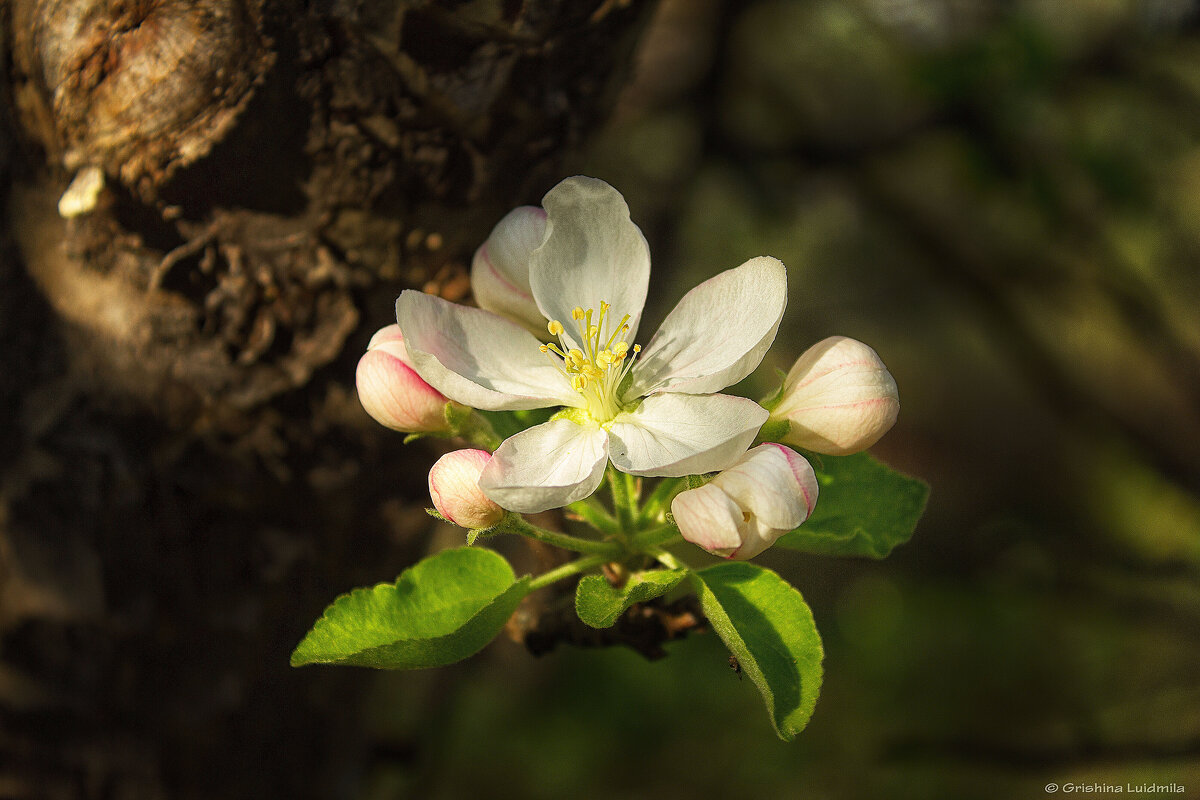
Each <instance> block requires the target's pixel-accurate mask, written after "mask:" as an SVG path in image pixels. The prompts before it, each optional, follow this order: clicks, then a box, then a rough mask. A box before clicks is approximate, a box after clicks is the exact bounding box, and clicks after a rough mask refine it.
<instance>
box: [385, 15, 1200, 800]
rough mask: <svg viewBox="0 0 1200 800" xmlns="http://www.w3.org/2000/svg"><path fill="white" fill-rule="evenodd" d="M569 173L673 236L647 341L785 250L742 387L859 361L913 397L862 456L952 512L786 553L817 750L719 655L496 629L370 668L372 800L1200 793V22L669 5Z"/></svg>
mask: <svg viewBox="0 0 1200 800" xmlns="http://www.w3.org/2000/svg"><path fill="white" fill-rule="evenodd" d="M569 171H576V172H583V173H586V174H591V175H596V176H598V177H602V178H604V179H606V180H608V181H609V182H610V183H612V184H613V185H614V186H616V187H617V188H618V189H619V190H621V191H622V192H623V193H624V195H625V197H626V199H627V200H628V201H629V204H630V206H631V209H632V212H633V218H634V220H635V221H636V222H638V223H639V224H640V225H641V226H642V227H643V229H644V230H645V232H646V233H647V236H648V237H649V239H650V243H651V252H652V258H653V264H654V273H653V278H652V286H651V301H650V303H651V306H650V308H649V309H648V313H647V323H646V324H645V326H644V329H645V330H653V328H654V327H655V326H656V324H657V321H658V320H659V319H661V318H662V316H663V315H664V314H665V313H666V311H667V310H669V309H670V307H671V306H672V305H673V304H674V303H675V302H676V301H677V300H678V299H679V297H680V296H682V294H683V293H684V291H686V289H687V288H689V287H690V286H692V285H694V284H695V283H696V282H698V281H700V280H702V279H704V278H706V277H708V276H711V275H713V274H715V273H716V272H718V271H720V270H723V269H727V268H729V267H733V266H736V265H738V264H740V263H742V262H743V261H745V260H746V259H748V258H750V257H753V256H757V255H773V256H776V257H778V258H780V259H782V260H783V261H784V263H785V264H786V265H787V266H788V270H789V279H790V294H789V308H788V312H787V316H786V317H785V320H784V324H783V326H782V327H781V329H780V333H779V337H778V339H777V341H776V345H775V348H774V349H773V351H772V353H771V355H769V356H768V360H767V362H766V363H765V364H764V367H763V368H762V369H760V371H759V372H758V373H757V375H756V376H755V377H754V378H751V379H750V380H749V381H748V383H747V385H746V386H745V387H743V388H745V389H746V391H747V392H748V393H750V396H760V395H761V394H762V393H764V391H765V390H766V389H767V388H768V386H767V384H768V382H769V381H770V379H771V375H772V374H773V369H774V368H776V367H778V368H784V369H786V368H787V366H789V364H790V362H791V361H792V360H793V359H794V358H795V357H796V356H798V355H799V354H800V353H801V352H802V351H803V350H804V349H805V348H806V347H807V346H808V345H810V344H812V343H814V342H816V341H817V340H819V339H821V338H823V337H825V336H828V335H831V334H835V333H837V334H845V335H849V336H853V337H855V338H858V339H861V340H863V341H866V342H868V343H869V344H871V345H872V346H873V347H875V349H876V350H878V352H879V353H880V355H881V356H882V357H883V359H884V361H885V362H886V363H887V364H888V365H889V367H890V368H891V370H892V372H893V374H894V375H895V377H896V380H897V382H898V384H899V386H900V397H901V403H902V411H901V414H900V421H899V423H898V424H897V426H896V427H895V429H894V430H893V431H892V432H891V433H890V434H889V435H888V436H887V437H885V439H884V440H883V441H882V442H881V443H880V444H879V445H877V446H876V447H875V448H874V451H873V452H874V453H875V454H876V455H877V456H878V457H880V458H881V459H883V460H885V461H887V462H888V463H890V464H892V465H893V466H895V467H897V468H899V469H901V470H904V471H906V472H909V473H912V474H916V475H919V476H921V477H923V478H925V479H926V480H928V481H929V482H930V483H931V484H932V486H933V494H932V497H931V501H930V505H929V509H928V512H927V514H926V517H925V519H924V520H923V522H922V524H921V525H920V527H919V528H918V530H917V533H916V535H915V537H914V538H913V540H912V541H911V542H910V543H909V544H908V545H906V546H904V547H902V548H901V549H900V550H898V551H897V552H896V553H895V554H893V556H892V557H891V558H889V559H887V560H885V561H881V562H859V561H849V560H838V559H824V558H817V557H809V556H802V555H799V554H796V553H789V552H770V553H768V554H766V555H765V556H764V557H763V558H762V559H761V561H762V562H763V563H765V564H766V565H768V566H770V567H772V568H775V569H777V570H779V571H780V572H781V573H782V574H784V576H785V577H787V578H788V579H789V580H791V581H792V582H793V583H794V585H796V586H797V587H798V588H799V589H800V590H801V591H802V592H803V593H804V595H805V597H806V598H807V599H808V600H809V602H810V603H811V605H812V607H813V610H814V613H815V615H816V619H817V624H818V626H819V628H820V630H821V632H822V634H823V636H824V639H825V644H826V660H825V668H826V683H825V688H824V690H823V692H822V696H821V699H820V701H819V703H818V705H817V710H816V715H815V717H814V719H813V721H812V723H811V725H810V726H809V728H808V729H807V730H806V731H805V732H804V733H803V734H801V736H800V737H799V738H798V739H797V741H796V742H794V743H791V744H785V743H782V742H780V741H778V740H777V739H776V738H775V737H774V735H773V734H772V732H771V729H770V725H769V723H768V721H767V717H766V713H765V711H764V709H763V707H762V703H761V700H760V698H759V697H758V695H757V692H756V691H755V689H754V687H753V686H752V684H751V683H750V682H749V681H747V680H740V679H739V677H738V676H737V675H735V674H734V673H733V672H732V671H731V670H730V668H729V666H728V664H727V661H726V653H725V651H724V649H723V647H722V646H721V644H720V642H719V641H717V640H716V638H715V636H713V635H711V634H708V635H702V636H694V637H692V638H690V639H688V640H686V641H683V642H681V643H676V644H673V645H670V646H669V650H670V653H671V655H670V657H668V658H666V659H664V660H662V661H658V662H654V663H651V662H647V661H645V660H643V659H641V658H640V657H639V656H637V655H636V654H634V653H632V652H631V651H625V650H609V651H587V652H584V651H576V650H565V649H562V648H560V649H559V650H557V651H555V652H553V653H551V654H550V655H547V656H544V657H541V658H537V659H535V658H533V657H530V656H529V655H527V654H526V653H525V652H524V651H522V650H521V649H520V648H519V647H518V646H516V645H514V644H512V643H510V642H508V641H501V642H499V643H497V644H494V645H492V646H491V647H489V648H488V649H487V650H486V651H484V653H482V654H481V655H479V656H477V657H475V658H474V659H472V660H470V661H469V662H467V663H464V664H461V665H458V666H456V667H454V668H450V669H443V670H439V671H424V672H419V673H405V674H396V675H383V676H378V677H372V680H377V684H378V685H377V686H376V689H375V691H374V695H373V697H372V701H371V706H370V713H371V718H372V720H373V721H372V726H373V727H372V735H374V736H376V737H378V740H379V741H380V742H381V743H383V744H382V745H381V750H380V755H379V758H378V759H377V760H376V761H375V762H374V763H373V766H372V767H371V769H370V771H369V772H368V774H366V775H365V776H363V786H364V790H363V795H362V796H363V797H364V798H366V799H367V800H383V799H384V798H394V797H421V798H429V799H430V800H433V799H436V798H457V797H494V796H505V797H522V798H530V799H531V800H535V799H537V798H562V797H578V798H652V797H655V798H663V797H668V798H673V797H689V798H706V797H714V798H716V797H720V798H737V797H763V798H777V797H778V798H783V797H796V798H799V797H804V798H1005V799H1007V798H1025V797H1027V798H1034V797H1042V796H1045V792H1044V789H1043V786H1044V785H1045V784H1046V783H1048V782H1055V783H1059V784H1067V783H1093V782H1101V783H1111V784H1115V785H1121V786H1125V785H1126V784H1127V783H1132V784H1135V785H1136V784H1141V783H1143V782H1150V783H1157V784H1170V783H1177V784H1182V785H1183V786H1185V787H1186V790H1187V791H1186V793H1185V794H1184V795H1182V796H1196V797H1200V680H1198V678H1200V455H1198V453H1200V311H1198V307H1200V269H1197V267H1198V266H1200V12H1198V10H1197V8H1196V5H1195V4H1194V3H1192V2H1183V0H1141V1H1140V2H1135V1H1134V0H1071V1H1070V2H1068V1H1067V0H1025V1H1024V2H1014V3H1008V2H1003V3H1001V2H985V1H984V0H858V1H857V2H845V1H835V0H817V1H816V2H782V1H781V0H762V1H760V2H747V3H738V2H731V1H727V2H721V1H720V0H690V1H689V0H666V2H663V3H661V4H660V5H659V6H658V8H657V9H656V11H655V13H654V14H653V15H652V19H651V22H650V24H649V26H648V27H647V29H646V31H645V32H644V34H643V37H642V41H641V45H640V48H639V54H638V57H637V60H636V65H635V68H634V70H633V72H632V74H631V75H630V78H629V81H628V82H627V83H626V85H625V88H624V90H623V92H622V94H621V96H620V98H619V99H618V100H617V105H616V112H615V115H614V118H613V120H612V122H611V123H610V124H609V125H608V126H607V127H606V128H605V129H603V130H597V131H596V132H595V136H594V138H593V139H592V140H591V141H589V142H587V143H585V146H584V147H583V148H581V150H580V152H579V154H578V155H577V157H576V158H575V160H574V162H573V163H572V164H571V168H570V170H569ZM536 199H537V198H528V200H530V201H536ZM756 378H757V379H759V382H758V383H754V381H755V380H756ZM448 535H450V534H448ZM389 743H391V744H389ZM389 747H390V748H391V750H389ZM1126 791H1128V790H1126ZM1076 794H1077V795H1079V796H1090V795H1089V793H1088V792H1076ZM1097 796H1098V795H1097ZM1171 796H1181V795H1178V794H1172V795H1171Z"/></svg>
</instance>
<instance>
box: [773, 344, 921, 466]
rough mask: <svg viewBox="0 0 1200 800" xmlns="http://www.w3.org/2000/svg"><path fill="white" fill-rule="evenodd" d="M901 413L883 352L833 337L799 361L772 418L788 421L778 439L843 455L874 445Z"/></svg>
mask: <svg viewBox="0 0 1200 800" xmlns="http://www.w3.org/2000/svg"><path fill="white" fill-rule="evenodd" d="M899 413H900V395H899V393H898V391H897V389H896V381H895V379H894V378H892V374H891V373H890V372H888V370H887V367H885V366H884V365H883V361H881V360H880V358H879V354H878V353H876V352H875V351H874V350H872V349H871V348H870V347H868V346H867V345H865V344H863V343H862V342H859V341H856V340H854V339H850V338H847V337H845V336H830V337H829V338H828V339H824V340H822V341H820V342H817V343H816V344H815V345H813V346H812V347H810V348H808V350H806V351H805V352H804V354H803V355H802V356H800V358H798V359H797V360H796V363H795V365H794V366H793V367H792V369H791V371H789V372H788V374H787V378H786V379H785V380H784V383H783V395H782V399H781V400H780V401H779V404H778V405H777V406H776V407H775V408H774V409H772V411H771V417H770V420H771V421H772V422H785V423H787V433H785V434H783V435H782V436H780V437H779V441H781V442H783V443H785V444H790V445H795V446H796V447H803V448H805V449H806V450H812V451H814V452H817V453H825V454H827V455H831V456H841V455H848V454H850V453H857V452H859V451H861V450H866V449H867V448H868V447H870V446H871V445H873V444H875V442H877V441H879V439H880V437H881V436H883V435H884V434H885V433H887V432H888V430H889V429H890V428H891V427H892V425H893V424H895V422H896V415H897V414H899ZM768 424H770V423H768Z"/></svg>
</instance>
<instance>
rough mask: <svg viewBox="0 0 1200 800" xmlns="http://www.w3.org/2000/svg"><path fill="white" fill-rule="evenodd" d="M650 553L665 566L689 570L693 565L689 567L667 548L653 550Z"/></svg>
mask: <svg viewBox="0 0 1200 800" xmlns="http://www.w3.org/2000/svg"><path fill="white" fill-rule="evenodd" d="M650 555H652V556H654V558H655V559H657V561H658V563H660V564H662V565H663V566H664V567H666V568H668V569H686V570H689V571H690V570H691V567H689V566H688V565H687V564H685V563H683V562H682V561H680V560H679V559H678V558H676V557H675V556H673V555H671V554H670V553H668V552H667V551H666V550H652V551H651V552H650Z"/></svg>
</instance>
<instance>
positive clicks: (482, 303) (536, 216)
mask: <svg viewBox="0 0 1200 800" xmlns="http://www.w3.org/2000/svg"><path fill="white" fill-rule="evenodd" d="M545 237H546V212H545V211H543V210H542V209H540V208H537V207H536V206H521V207H520V208H514V209H513V210H512V211H510V212H508V213H507V214H506V215H505V216H504V218H503V219H501V220H500V221H499V222H497V223H496V227H494V228H492V232H491V234H490V235H489V236H488V238H487V241H485V242H484V243H483V244H481V245H480V246H479V249H478V250H476V251H475V258H474V259H473V260H472V262H471V293H472V294H474V295H475V302H477V303H479V307H480V308H486V309H487V310H488V311H491V312H492V313H494V314H499V315H500V316H502V317H508V318H509V319H511V320H512V321H513V322H515V323H517V324H518V325H521V326H523V327H525V328H527V329H528V330H530V331H531V332H533V333H534V334H535V335H537V334H540V333H541V332H542V331H543V330H545V329H546V318H545V317H543V316H542V312H541V311H539V310H538V307H537V303H535V302H534V300H533V291H532V290H531V289H530V288H529V258H530V256H532V255H533V251H534V250H536V249H538V247H539V246H541V244H542V240H543V239H545Z"/></svg>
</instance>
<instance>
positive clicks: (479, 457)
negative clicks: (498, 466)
mask: <svg viewBox="0 0 1200 800" xmlns="http://www.w3.org/2000/svg"><path fill="white" fill-rule="evenodd" d="M491 460H492V456H491V455H490V454H489V453H488V452H487V451H485V450H455V451H454V452H452V453H446V455H444V456H442V457H441V458H439V459H438V460H437V462H436V463H435V464H434V465H433V467H431V468H430V470H429V497H430V498H431V499H432V500H433V507H434V508H436V509H437V510H438V513H439V514H441V515H442V516H443V517H445V518H446V519H448V520H450V521H451V522H453V523H454V524H455V525H460V526H462V527H464V528H490V527H492V526H493V525H495V524H496V523H497V522H499V521H500V520H501V519H502V518H503V517H504V509H502V508H501V507H500V506H498V505H496V504H495V503H494V502H493V501H492V500H490V499H489V498H488V496H487V495H485V494H484V493H483V491H482V490H480V488H479V476H480V475H481V474H482V473H483V469H484V467H486V466H487V464H488V462H489V461H491Z"/></svg>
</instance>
